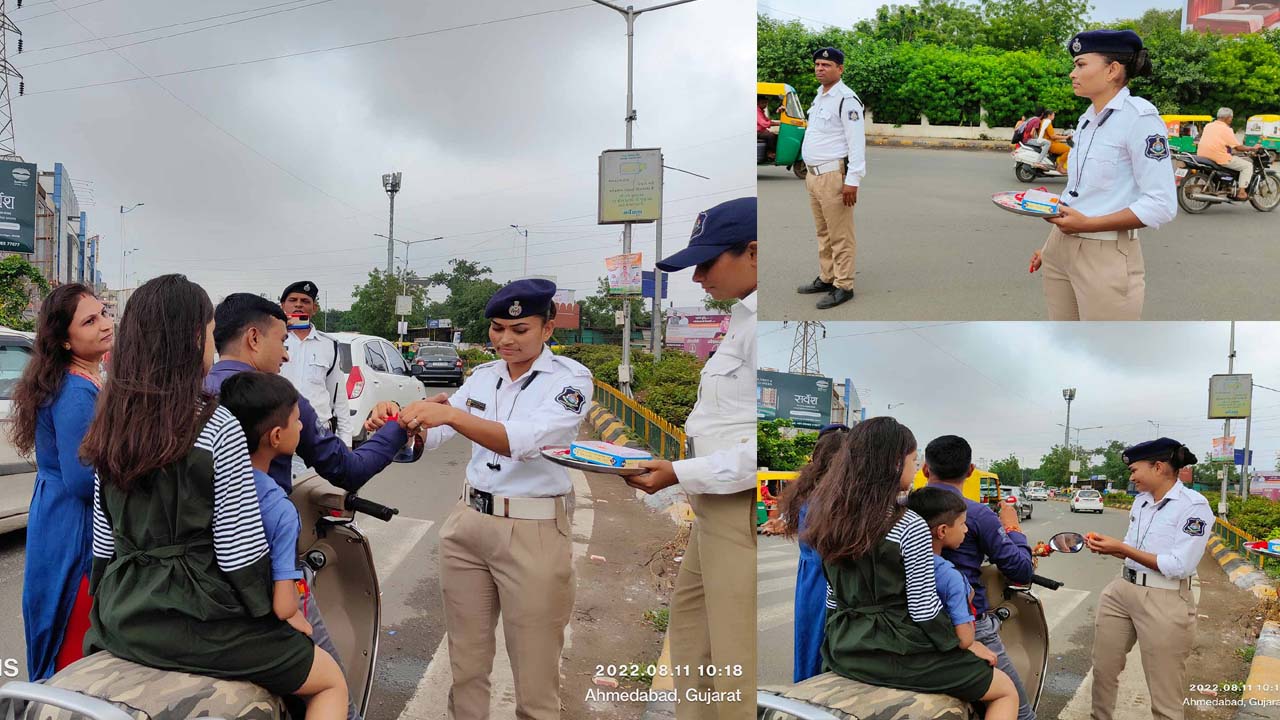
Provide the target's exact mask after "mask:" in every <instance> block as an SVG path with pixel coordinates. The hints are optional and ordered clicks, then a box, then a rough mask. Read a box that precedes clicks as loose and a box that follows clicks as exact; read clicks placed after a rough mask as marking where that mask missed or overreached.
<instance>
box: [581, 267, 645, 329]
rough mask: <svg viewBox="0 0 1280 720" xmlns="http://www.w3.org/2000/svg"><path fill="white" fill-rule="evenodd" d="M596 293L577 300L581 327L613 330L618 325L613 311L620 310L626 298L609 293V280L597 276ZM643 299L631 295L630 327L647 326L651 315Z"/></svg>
mask: <svg viewBox="0 0 1280 720" xmlns="http://www.w3.org/2000/svg"><path fill="white" fill-rule="evenodd" d="M597 283H598V285H597V287H596V294H595V295H592V296H591V297H588V298H584V299H582V300H579V301H578V306H579V307H581V308H582V327H584V328H595V329H597V330H614V329H615V328H617V327H618V324H617V320H616V316H615V314H614V313H616V312H617V311H619V310H621V309H622V308H623V306H624V303H625V302H626V300H625V299H624V297H623V296H621V295H610V294H609V280H608V279H607V278H597ZM644 305H645V304H644V300H643V299H641V298H637V297H635V296H634V295H633V296H631V327H633V328H642V327H649V323H650V321H651V319H652V317H653V316H652V315H650V314H649V312H648V311H647V310H645V309H644Z"/></svg>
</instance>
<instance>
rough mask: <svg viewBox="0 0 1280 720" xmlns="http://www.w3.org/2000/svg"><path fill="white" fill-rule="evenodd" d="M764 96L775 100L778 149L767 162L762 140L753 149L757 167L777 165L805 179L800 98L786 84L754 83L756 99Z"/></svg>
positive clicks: (805, 124) (802, 117) (803, 126)
mask: <svg viewBox="0 0 1280 720" xmlns="http://www.w3.org/2000/svg"><path fill="white" fill-rule="evenodd" d="M762 95H763V96H766V97H769V98H773V99H775V100H777V101H778V110H779V117H778V127H777V130H778V147H777V150H776V152H775V154H774V159H773V160H769V159H768V155H767V154H766V153H765V150H764V141H760V142H759V143H757V146H756V164H757V165H779V166H782V167H785V168H787V169H789V170H791V172H793V173H795V174H796V177H798V178H800V179H801V180H803V179H804V176H805V174H806V173H807V172H808V171H807V169H806V168H805V165H804V161H803V160H802V159H801V157H800V146H801V145H803V144H804V129H805V127H807V126H808V124H809V123H808V121H806V120H805V114H804V107H803V106H802V105H801V104H800V96H799V95H797V94H796V89H795V88H793V87H791V86H790V85H788V84H786V83H770V82H758V83H756V97H760V96H762Z"/></svg>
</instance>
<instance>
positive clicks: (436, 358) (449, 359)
mask: <svg viewBox="0 0 1280 720" xmlns="http://www.w3.org/2000/svg"><path fill="white" fill-rule="evenodd" d="M409 372H411V373H412V374H413V376H414V377H415V378H417V379H418V380H421V381H422V384H423V385H426V384H427V383H429V382H432V381H444V382H447V383H449V384H451V385H453V386H454V387H458V386H461V385H462V377H463V372H462V358H460V357H458V350H457V348H455V347H454V346H452V345H447V344H445V345H437V344H431V345H419V346H418V353H417V355H416V356H415V357H414V358H413V362H411V363H410V364H409Z"/></svg>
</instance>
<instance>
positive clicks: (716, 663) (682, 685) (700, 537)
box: [670, 173, 836, 720]
mask: <svg viewBox="0 0 1280 720" xmlns="http://www.w3.org/2000/svg"><path fill="white" fill-rule="evenodd" d="M835 174H836V173H832V175H835ZM689 504H690V505H692V506H693V512H694V516H695V518H696V519H695V520H694V522H693V531H692V534H691V535H690V537H689V547H688V549H687V550H686V551H685V554H684V560H683V561H681V565H680V574H679V576H678V577H677V578H676V588H675V592H674V593H673V594H672V597H671V629H670V637H671V662H672V664H673V665H675V666H677V667H680V668H681V670H680V671H679V672H677V673H675V678H674V679H675V685H676V690H677V691H678V698H677V701H676V717H677V718H678V719H679V720H753V719H754V718H755V716H756V527H755V517H754V515H755V492H754V491H752V490H747V491H744V492H740V493H734V494H732V495H698V494H692V493H691V494H690V495H689ZM726 666H730V667H728V668H726ZM700 667H701V668H703V669H701V670H700V669H699V668H700ZM684 668H688V672H685V671H684ZM711 668H714V670H713V669H711ZM739 669H740V670H741V672H738V670H739ZM691 692H692V693H693V694H694V695H695V699H692V700H691V699H690V693H691ZM713 693H722V694H721V695H713ZM699 695H700V696H701V697H702V698H711V700H712V701H711V702H707V701H706V700H705V699H704V700H699V699H696V698H697V696H699ZM736 697H740V698H741V700H734V699H731V698H736Z"/></svg>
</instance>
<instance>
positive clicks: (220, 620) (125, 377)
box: [82, 275, 347, 720]
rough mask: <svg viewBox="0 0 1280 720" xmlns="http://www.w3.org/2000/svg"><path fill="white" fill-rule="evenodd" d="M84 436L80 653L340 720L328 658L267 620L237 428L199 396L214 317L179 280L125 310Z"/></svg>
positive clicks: (267, 563)
mask: <svg viewBox="0 0 1280 720" xmlns="http://www.w3.org/2000/svg"><path fill="white" fill-rule="evenodd" d="M113 355H114V358H113V361H112V364H111V376H110V378H109V379H108V380H107V384H106V386H105V387H104V388H103V390H102V396H101V398H100V399H99V403H98V412H97V415H95V416H94V419H93V422H92V424H90V426H89V432H88V434H87V435H86V436H85V440H84V444H83V446H82V455H83V456H84V458H85V459H86V460H88V461H89V462H90V463H91V464H92V465H93V466H94V467H95V468H96V469H97V473H98V476H97V478H96V480H95V482H94V496H93V543H92V546H93V564H92V569H91V572H90V575H89V589H90V592H91V593H92V594H93V597H94V602H93V608H92V610H91V611H90V623H91V624H90V628H89V633H88V635H87V636H86V640H85V642H86V646H87V648H88V652H96V651H98V650H107V651H108V652H110V653H112V654H113V655H116V656H117V657H121V658H124V659H126V660H130V661H132V662H136V663H139V664H142V665H147V666H150V667H154V668H159V669H161V670H176V671H181V672H188V673H194V674H197V675H209V676H212V677H216V678H222V679H230V680H248V681H250V682H253V683H257V684H258V685H261V686H262V687H264V688H266V689H267V690H269V691H270V692H272V693H275V694H277V695H298V696H301V697H302V698H303V699H304V700H306V702H307V717H308V718H324V719H331V720H340V719H343V718H346V717H347V686H346V682H345V680H344V679H343V677H342V671H341V670H340V669H339V668H338V664H337V663H336V662H334V659H333V658H332V657H331V656H329V655H328V654H327V653H326V652H324V651H323V650H321V649H319V648H317V647H316V646H315V645H314V644H313V643H312V642H311V639H310V638H308V637H307V636H306V635H304V634H302V633H301V632H298V631H297V630H295V629H294V628H292V627H290V626H289V624H288V623H286V622H285V621H283V620H280V619H279V618H277V617H276V614H275V613H274V612H273V611H272V606H271V590H272V588H271V556H270V552H269V547H268V545H267V537H266V534H265V532H264V531H263V528H262V517H261V509H260V507H259V505H258V496H257V492H256V490H255V488H254V483H253V466H252V465H251V464H250V461H249V451H248V444H247V443H246V440H245V436H244V431H243V430H242V429H241V428H240V423H239V422H238V421H237V420H236V418H235V416H233V415H232V414H231V413H230V412H229V411H228V410H227V409H226V408H224V407H220V406H219V405H218V404H217V400H216V398H214V397H212V396H210V395H208V394H207V393H206V392H204V390H203V383H204V376H205V373H206V372H208V370H209V367H210V366H211V365H212V364H213V306H212V305H211V304H210V302H209V296H208V295H207V294H205V291H204V289H203V288H201V287H200V286H199V285H196V284H195V283H193V282H190V281H189V280H187V279H186V278H185V277H183V276H181V275H164V276H162V277H158V278H155V279H153V280H150V281H148V282H147V283H146V284H144V285H143V286H142V287H140V288H138V290H137V291H136V292H135V293H134V294H133V296H132V297H130V298H129V306H128V308H127V309H126V310H125V313H124V317H123V318H122V319H121V322H120V327H119V330H118V333H117V338H116V345H115V351H114V353H113Z"/></svg>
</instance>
